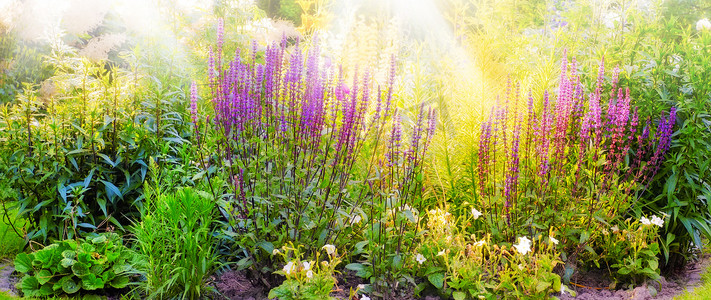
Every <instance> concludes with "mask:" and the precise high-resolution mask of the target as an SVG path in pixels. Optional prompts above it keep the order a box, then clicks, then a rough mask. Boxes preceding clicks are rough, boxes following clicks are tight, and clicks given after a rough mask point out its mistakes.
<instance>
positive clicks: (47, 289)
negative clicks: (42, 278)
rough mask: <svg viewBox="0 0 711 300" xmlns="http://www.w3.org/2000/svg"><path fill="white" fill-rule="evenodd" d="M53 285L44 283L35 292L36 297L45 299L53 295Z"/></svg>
mask: <svg viewBox="0 0 711 300" xmlns="http://www.w3.org/2000/svg"><path fill="white" fill-rule="evenodd" d="M52 286H53V284H51V283H45V284H42V286H40V288H39V291H38V292H37V295H38V296H40V297H46V296H49V295H52V294H54V289H53V288H52Z"/></svg>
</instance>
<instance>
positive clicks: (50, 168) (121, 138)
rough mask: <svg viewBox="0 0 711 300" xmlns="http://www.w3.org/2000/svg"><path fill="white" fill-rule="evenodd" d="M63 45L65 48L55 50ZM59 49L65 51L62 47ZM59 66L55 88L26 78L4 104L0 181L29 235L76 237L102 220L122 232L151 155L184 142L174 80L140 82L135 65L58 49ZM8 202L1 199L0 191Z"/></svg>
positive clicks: (169, 159)
mask: <svg viewBox="0 0 711 300" xmlns="http://www.w3.org/2000/svg"><path fill="white" fill-rule="evenodd" d="M60 50H61V51H60ZM62 51H64V52H62ZM47 61H48V62H51V63H53V64H54V65H55V67H57V68H58V69H59V71H58V72H57V75H55V77H53V78H55V79H57V82H60V81H59V80H60V79H61V80H65V81H64V82H63V83H61V84H60V83H57V84H56V86H55V88H56V89H57V91H58V94H57V95H56V96H46V95H42V96H41V95H39V94H38V92H36V91H35V90H34V87H32V86H26V87H25V91H24V92H23V93H22V94H20V95H19V96H18V98H17V101H15V102H14V103H11V104H7V105H6V106H4V107H2V109H1V110H0V130H2V133H1V134H0V135H1V137H0V138H2V139H3V143H2V145H0V150H2V152H1V153H2V155H0V168H2V174H7V176H5V177H3V178H1V179H0V181H2V186H5V187H8V188H9V189H10V192H8V193H5V194H4V195H5V196H3V198H5V197H8V198H9V196H8V195H12V197H13V198H9V199H11V200H14V201H13V203H14V204H15V206H14V207H12V208H13V209H15V210H16V211H17V215H18V216H19V217H22V218H25V219H27V220H28V222H29V223H28V227H27V228H26V230H27V236H26V240H41V241H47V240H48V239H51V238H59V239H61V238H72V237H74V236H77V235H78V234H80V233H82V232H88V231H92V230H96V229H97V227H99V226H107V227H108V226H112V227H115V228H118V229H121V230H123V225H125V224H127V223H128V220H129V219H131V218H135V217H137V216H138V209H139V208H140V207H141V201H142V198H143V193H142V187H141V186H142V183H143V181H144V180H145V176H146V173H147V171H148V163H149V161H150V159H151V157H156V159H158V160H159V162H160V165H161V166H167V165H168V164H171V163H173V162H174V161H175V159H174V158H173V156H172V155H171V153H176V152H177V151H178V146H179V145H181V144H183V143H184V139H183V135H184V132H185V131H184V129H185V128H184V127H182V126H183V125H182V124H183V122H182V117H181V115H180V114H179V113H177V112H175V110H176V109H175V108H176V106H178V105H179V104H180V102H181V101H182V100H183V96H184V94H183V93H182V92H181V91H180V89H179V88H175V87H163V86H162V85H160V84H152V82H157V80H156V81H150V82H149V81H146V80H142V79H141V78H143V77H144V76H145V75H144V74H141V73H140V72H134V73H129V72H125V71H122V70H113V71H105V70H104V69H103V66H102V65H99V64H94V63H91V62H89V61H87V60H85V59H81V58H78V57H76V56H75V54H74V52H73V51H72V50H71V49H59V50H57V51H56V52H54V53H53V56H52V57H48V58H47ZM2 200H5V199H2Z"/></svg>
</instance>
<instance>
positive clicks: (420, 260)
mask: <svg viewBox="0 0 711 300" xmlns="http://www.w3.org/2000/svg"><path fill="white" fill-rule="evenodd" d="M415 260H416V261H417V262H418V263H419V264H422V263H423V262H426V261H427V259H426V258H425V256H424V255H422V254H419V253H417V255H416V256H415Z"/></svg>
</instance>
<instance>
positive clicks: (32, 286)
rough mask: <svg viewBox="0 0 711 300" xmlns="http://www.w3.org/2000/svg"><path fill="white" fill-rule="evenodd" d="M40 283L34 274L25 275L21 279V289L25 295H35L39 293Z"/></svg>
mask: <svg viewBox="0 0 711 300" xmlns="http://www.w3.org/2000/svg"><path fill="white" fill-rule="evenodd" d="M39 287H40V284H39V281H37V278H35V277H34V276H29V275H25V277H22V281H20V289H21V290H22V293H23V294H25V296H29V297H33V296H36V295H37V294H38V290H39Z"/></svg>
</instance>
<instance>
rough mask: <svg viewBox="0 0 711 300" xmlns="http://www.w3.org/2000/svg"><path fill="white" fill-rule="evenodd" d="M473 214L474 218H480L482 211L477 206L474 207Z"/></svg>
mask: <svg viewBox="0 0 711 300" xmlns="http://www.w3.org/2000/svg"><path fill="white" fill-rule="evenodd" d="M472 216H474V220H476V219H479V217H481V212H480V211H478V210H476V208H472Z"/></svg>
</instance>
